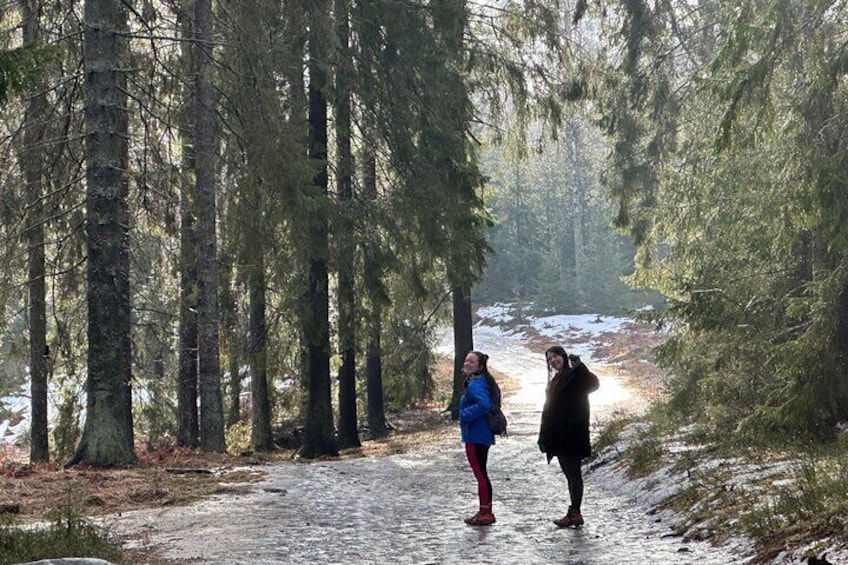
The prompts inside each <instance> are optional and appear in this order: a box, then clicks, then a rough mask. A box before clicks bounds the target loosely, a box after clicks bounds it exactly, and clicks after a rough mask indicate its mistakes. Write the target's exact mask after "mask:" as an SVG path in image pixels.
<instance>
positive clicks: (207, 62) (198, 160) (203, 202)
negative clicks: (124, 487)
mask: <svg viewBox="0 0 848 565" xmlns="http://www.w3.org/2000/svg"><path fill="white" fill-rule="evenodd" d="M211 31H212V6H211V0H196V2H195V5H194V48H195V51H194V54H195V60H194V68H195V136H194V137H195V179H196V180H195V183H196V184H195V186H196V197H197V201H196V204H197V234H198V256H197V257H198V261H197V281H198V290H199V292H198V303H197V345H198V368H199V379H200V448H201V449H203V451H212V452H224V451H225V450H226V445H225V442H224V406H223V400H222V398H221V365H220V359H219V357H218V323H219V312H218V253H217V241H216V233H217V231H216V228H215V220H216V206H215V99H214V94H213V92H212V81H211V74H212V70H213V69H212V64H211V63H212V53H211V51H212V44H211Z"/></svg>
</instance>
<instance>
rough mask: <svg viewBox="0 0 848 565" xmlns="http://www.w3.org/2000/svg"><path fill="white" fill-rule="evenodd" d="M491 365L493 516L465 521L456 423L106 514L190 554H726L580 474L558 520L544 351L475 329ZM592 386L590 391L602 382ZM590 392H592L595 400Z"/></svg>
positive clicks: (579, 558) (618, 393) (465, 473)
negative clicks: (503, 419) (505, 395)
mask: <svg viewBox="0 0 848 565" xmlns="http://www.w3.org/2000/svg"><path fill="white" fill-rule="evenodd" d="M475 341H476V343H477V346H478V347H479V348H480V349H482V350H484V351H487V352H490V353H491V356H492V357H491V361H490V363H491V364H492V366H493V367H496V368H497V369H499V370H501V371H504V372H506V373H508V374H510V375H512V376H514V377H515V378H517V379H519V380H520V381H521V382H522V389H521V390H520V391H518V392H517V393H516V394H514V395H512V396H511V397H510V398H509V399H507V400H506V402H507V404H506V405H505V407H504V408H505V412H506V413H507V416H508V418H509V420H510V436H509V437H508V438H505V439H499V440H498V443H497V445H496V446H495V447H494V448H493V449H492V451H491V453H490V457H489V471H490V475H491V478H492V483H493V488H494V511H495V514H496V516H497V523H496V524H495V525H493V526H491V527H486V528H473V527H469V526H466V525H465V524H464V523H463V521H462V520H463V518H465V517H466V516H468V515H470V514H473V513H474V511H475V510H476V485H475V483H474V479H473V476H472V474H471V472H470V470H469V468H468V464H467V462H466V460H465V455H464V451H463V449H462V445H461V444H460V443H459V440H458V436H459V434H458V429H457V430H456V433H455V434H452V436H451V437H446V438H445V439H444V442H443V443H442V444H441V445H439V446H438V447H437V448H436V449H427V450H426V452H424V451H422V452H417V453H406V454H401V455H395V456H389V457H384V458H374V459H365V458H362V459H351V460H344V461H332V462H322V463H314V464H301V463H282V464H277V465H274V466H269V467H265V468H264V470H266V471H267V472H268V475H267V478H266V479H265V480H264V481H263V482H262V483H260V484H259V485H257V486H255V488H254V489H253V490H252V492H250V493H249V494H246V495H244V494H241V495H235V496H227V495H222V496H218V497H215V498H213V499H211V500H207V501H204V502H202V503H200V504H197V505H193V506H189V507H181V508H167V509H160V510H145V511H139V512H132V513H127V514H125V515H123V516H122V517H120V518H117V519H116V520H117V521H116V523H115V524H114V525H115V527H116V529H117V530H118V531H119V532H133V535H132V536H131V537H132V538H135V539H136V540H137V541H138V542H139V543H145V544H148V543H149V544H153V545H155V546H157V547H160V548H161V549H162V550H163V554H164V555H165V556H166V557H169V558H177V559H196V560H197V561H198V562H201V563H216V564H225V563H226V564H236V563H245V564H247V563H252V564H255V563H416V564H425V563H433V564H436V563H439V564H442V563H445V564H447V563H534V564H538V563H562V564H574V565H577V564H596V565H602V564H604V565H605V564H640V565H644V564H649V563H650V564H660V565H661V564H669V565H671V564H674V565H679V564H686V563H691V564H699V565H700V564H719V563H721V564H725V563H733V562H735V560H734V558H733V557H732V556H730V555H728V554H727V553H725V552H724V551H722V550H721V549H716V548H712V547H710V546H709V545H708V544H705V543H683V542H682V541H681V540H680V538H676V537H667V534H668V533H669V529H668V526H667V525H665V524H662V523H655V522H654V521H653V519H652V518H651V517H650V516H647V515H646V514H645V511H646V509H645V508H640V507H638V506H636V505H635V504H633V503H632V502H631V501H630V500H628V499H627V497H626V494H624V493H617V492H613V491H611V490H609V489H608V488H605V486H604V485H603V484H597V483H596V482H595V480H594V478H593V475H592V474H591V473H589V474H587V475H586V477H585V479H586V494H585V499H584V503H583V507H584V516H585V518H586V521H587V523H586V525H585V526H584V527H583V528H581V529H578V530H573V529H566V530H560V529H557V528H556V527H555V526H554V525H553V523H552V522H551V520H553V519H554V518H557V517H559V516H561V515H562V514H564V512H565V509H566V507H567V506H568V494H567V492H568V491H567V488H566V483H565V478H564V477H563V475H562V473H561V471H560V470H559V466H558V465H557V464H556V462H553V463H552V464H551V465H547V464H546V461H545V458H544V456H543V455H542V454H541V453H540V452H539V451H538V449H537V447H536V445H535V440H536V433H537V425H538V420H539V413H540V410H541V403H542V401H543V396H544V384H545V378H546V377H545V371H544V361H542V360H541V358H540V356H539V355H538V354H532V353H530V352H529V351H528V350H526V349H525V348H523V347H522V346H520V345H518V344H514V343H510V342H509V340H504V339H503V338H501V337H498V336H497V335H495V334H494V333H493V334H492V335H491V336H486V335H485V332H482V335H481V334H480V333H478V334H475ZM602 391H603V392H605V394H601V392H602ZM596 396H597V398H596ZM626 399H627V391H626V390H625V389H623V388H621V387H620V386H619V384H618V383H617V381H616V379H615V378H614V377H609V376H604V375H601V391H599V393H598V394H597V395H593V396H592V400H593V411H594V415H595V416H596V417H597V416H598V415H600V416H603V414H604V413H605V412H608V411H609V410H610V409H611V408H612V407H613V406H616V405H617V404H618V403H621V402H623V401H625V400H626Z"/></svg>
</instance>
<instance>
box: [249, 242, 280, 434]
mask: <svg viewBox="0 0 848 565" xmlns="http://www.w3.org/2000/svg"><path fill="white" fill-rule="evenodd" d="M250 263H251V264H250V266H249V267H248V269H249V276H248V281H249V282H248V285H249V291H250V347H249V348H248V350H249V352H250V398H251V426H250V445H251V447H252V448H253V449H254V450H256V451H271V450H272V449H274V437H273V434H272V433H271V399H270V396H269V394H268V350H267V343H268V328H267V323H266V320H265V308H266V305H265V263H264V261H263V260H262V257H261V256H260V257H256V258H254V261H251V262H250Z"/></svg>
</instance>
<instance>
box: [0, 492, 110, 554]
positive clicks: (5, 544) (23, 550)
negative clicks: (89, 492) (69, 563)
mask: <svg viewBox="0 0 848 565" xmlns="http://www.w3.org/2000/svg"><path fill="white" fill-rule="evenodd" d="M68 500H70V496H69V499H68ZM47 517H48V518H49V520H50V522H49V524H47V525H45V526H36V527H21V526H16V525H14V524H12V523H11V522H5V523H0V565H12V564H13V563H22V562H25V561H38V560H42V559H58V558H61V557H93V558H99V559H105V560H107V561H117V560H118V559H119V557H120V555H121V543H120V541H119V540H118V539H117V538H115V537H114V536H113V535H112V534H111V533H110V532H109V530H108V529H106V528H104V527H102V526H99V525H97V524H95V523H93V522H92V521H90V520H88V519H87V518H86V517H85V516H83V515H82V514H81V513H79V511H78V509H77V508H76V506H75V505H74V504H72V503H70V502H68V501H66V502H65V503H63V504H62V505H60V506H57V507H55V508H53V509H52V510H50V511H49V512H48V515H47Z"/></svg>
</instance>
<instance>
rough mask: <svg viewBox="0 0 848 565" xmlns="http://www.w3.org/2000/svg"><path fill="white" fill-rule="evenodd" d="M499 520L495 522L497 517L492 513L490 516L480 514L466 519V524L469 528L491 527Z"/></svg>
mask: <svg viewBox="0 0 848 565" xmlns="http://www.w3.org/2000/svg"><path fill="white" fill-rule="evenodd" d="M496 521H497V520H495V515H494V514H492V513H489V514H481V513H480V512H478V513H477V514H475V515H474V516H471V517H470V518H466V519H465V523H466V524H468V525H469V526H491V525H492V524H494V523H495V522H496Z"/></svg>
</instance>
